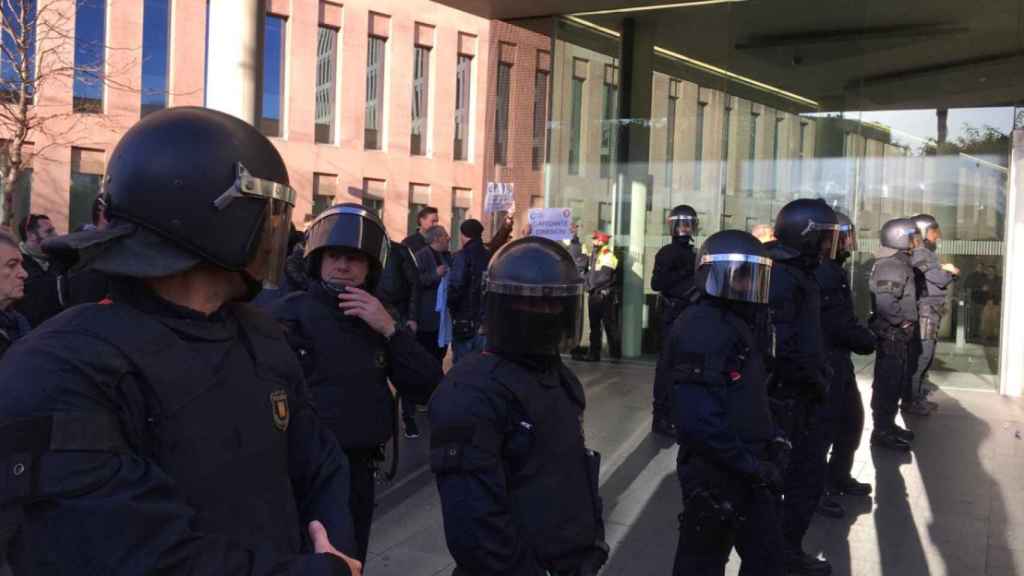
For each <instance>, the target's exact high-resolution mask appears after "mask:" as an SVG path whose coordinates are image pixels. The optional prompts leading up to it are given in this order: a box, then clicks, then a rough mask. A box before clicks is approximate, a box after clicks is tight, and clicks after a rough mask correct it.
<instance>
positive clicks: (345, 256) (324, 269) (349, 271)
mask: <svg viewBox="0 0 1024 576" xmlns="http://www.w3.org/2000/svg"><path fill="white" fill-rule="evenodd" d="M369 271H370V262H369V260H368V259H367V256H366V254H363V253H362V252H357V251H355V250H342V249H337V248H331V249H328V250H327V251H325V252H324V255H323V258H321V260H320V279H322V280H323V281H324V282H328V283H330V284H335V285H339V286H346V287H350V288H356V287H359V286H362V285H363V284H364V283H365V282H366V276H367V274H369Z"/></svg>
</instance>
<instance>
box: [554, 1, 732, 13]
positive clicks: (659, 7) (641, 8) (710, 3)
mask: <svg viewBox="0 0 1024 576" xmlns="http://www.w3.org/2000/svg"><path fill="white" fill-rule="evenodd" d="M746 1H747V0H697V1H696V2H676V3H673V4H657V5H654V6H632V7H629V8H611V9H609V10H593V11H591V12H576V13H574V14H572V16H601V15H604V14H626V13H629V12H647V11H650V10H669V9H672V8H696V7H699V6H714V5H715V4H737V3H740V2H746Z"/></svg>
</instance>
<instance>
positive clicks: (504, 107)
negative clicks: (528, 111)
mask: <svg viewBox="0 0 1024 576" xmlns="http://www.w3.org/2000/svg"><path fill="white" fill-rule="evenodd" d="M511 91H512V65H511V64H506V63H504V62H499V63H498V100H497V102H496V103H495V112H494V163H495V164H500V165H502V166H505V165H507V164H508V108H509V100H510V99H511V94H510V92H511Z"/></svg>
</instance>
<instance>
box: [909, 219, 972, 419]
mask: <svg viewBox="0 0 1024 576" xmlns="http://www.w3.org/2000/svg"><path fill="white" fill-rule="evenodd" d="M913 220H914V222H915V223H916V224H917V229H918V231H919V232H920V233H921V243H922V245H921V246H918V247H917V248H914V251H913V253H912V255H911V263H912V264H913V266H914V268H916V269H917V271H918V272H919V274H918V275H917V276H916V279H917V282H918V284H919V285H918V290H917V291H918V299H917V311H918V318H919V322H920V332H921V347H920V354H919V355H918V357H917V369H916V370H915V371H914V375H913V379H912V381H911V393H912V394H913V400H912V404H911V405H910V407H909V409H908V411H909V412H910V413H912V414H918V415H927V414H929V413H930V412H931V406H930V405H929V404H928V402H927V400H926V398H927V390H926V389H925V387H924V384H925V382H926V381H927V379H928V369H929V368H931V365H932V362H933V361H934V360H935V347H936V346H937V345H938V341H939V326H940V325H941V324H942V317H943V316H944V315H945V313H946V292H947V291H948V290H949V287H950V285H951V284H952V283H953V282H954V281H956V279H957V278H958V277H959V276H960V269H959V268H957V267H956V266H954V265H953V264H941V263H939V256H938V254H936V253H935V251H936V249H937V248H938V242H939V240H940V239H941V238H942V229H941V228H940V227H939V222H938V220H936V219H935V218H934V217H933V216H931V215H929V214H918V215H917V216H914V218H913Z"/></svg>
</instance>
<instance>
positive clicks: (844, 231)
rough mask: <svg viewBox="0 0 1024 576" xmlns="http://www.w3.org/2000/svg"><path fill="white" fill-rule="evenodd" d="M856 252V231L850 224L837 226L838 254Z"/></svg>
mask: <svg viewBox="0 0 1024 576" xmlns="http://www.w3.org/2000/svg"><path fill="white" fill-rule="evenodd" d="M856 251H857V230H855V229H854V227H853V225H852V224H840V225H839V252H846V253H847V254H853V253H854V252H856Z"/></svg>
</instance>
